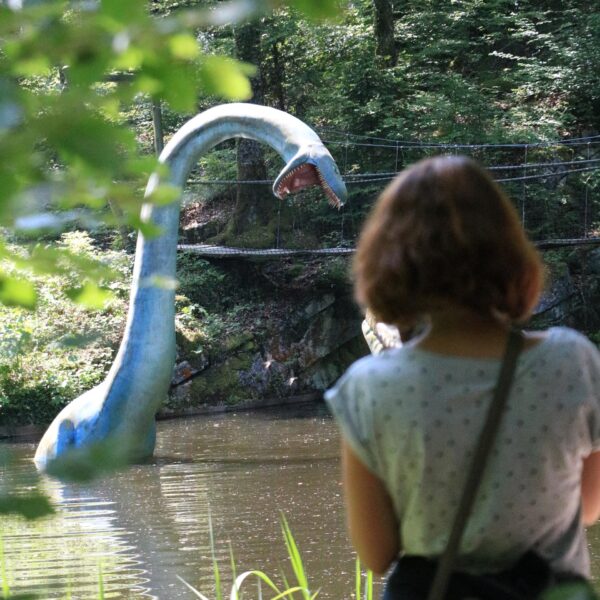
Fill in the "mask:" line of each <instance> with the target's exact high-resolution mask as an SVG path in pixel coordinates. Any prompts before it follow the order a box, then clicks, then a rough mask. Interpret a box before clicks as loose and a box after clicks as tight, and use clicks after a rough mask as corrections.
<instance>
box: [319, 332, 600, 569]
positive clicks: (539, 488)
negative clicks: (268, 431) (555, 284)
mask: <svg viewBox="0 0 600 600" xmlns="http://www.w3.org/2000/svg"><path fill="white" fill-rule="evenodd" d="M500 362H501V361H500V360H498V359H489V358H481V359H474V358H463V357H453V356H447V355H441V354H436V353H432V352H429V351H426V350H421V349H419V348H416V347H411V346H410V345H406V346H404V347H402V348H398V349H395V350H390V351H387V352H384V353H383V354H380V355H378V356H367V357H365V358H363V359H361V360H359V361H357V362H356V363H354V364H353V365H352V366H351V367H350V368H349V369H348V371H347V372H346V373H345V374H344V375H343V376H342V378H341V379H340V380H339V381H338V383H337V384H336V386H335V387H334V388H332V389H330V390H328V391H327V392H326V394H325V399H326V401H327V403H328V404H329V407H330V409H331V411H332V412H333V414H334V416H335V418H336V420H337V421H338V423H339V425H340V427H341V429H342V433H343V435H344V437H345V439H346V440H347V442H348V443H349V444H350V446H351V447H352V448H353V450H354V451H355V452H356V454H357V456H358V457H359V458H360V459H361V460H362V461H363V462H364V464H365V465H366V466H367V467H368V468H369V469H370V470H371V471H372V472H373V473H375V474H376V475H377V476H378V477H379V478H380V479H381V480H382V481H383V482H384V483H385V485H386V487H387V489H388V492H389V494H390V496H391V497H392V500H393V503H394V508H395V511H396V515H397V516H398V519H399V524H400V539H401V545H402V549H403V552H405V553H407V554H413V555H421V556H438V555H440V554H441V553H442V552H443V550H444V548H445V546H446V542H447V538H448V533H449V530H450V527H451V524H452V520H453V517H454V514H455V511H456V508H457V506H458V502H459V498H460V495H461V493H462V489H463V486H464V480H465V477H466V472H467V470H468V468H469V465H470V461H471V459H472V456H473V451H474V447H475V444H476V441H477V437H478V435H479V432H480V430H481V428H482V426H483V420H484V418H485V414H486V411H487V408H488V405H489V402H490V400H491V397H492V390H493V388H494V385H495V383H496V379H497V377H498V371H499V368H500ZM599 384H600V353H599V352H598V350H597V349H596V347H595V346H593V345H592V344H591V342H589V341H588V340H587V339H586V338H585V337H584V336H582V335H581V334H579V333H577V332H575V331H573V330H571V329H567V328H563V327H557V328H552V329H550V330H549V331H548V334H547V337H546V338H545V339H544V340H543V341H542V342H540V343H539V344H538V345H536V346H534V347H532V348H530V349H528V350H525V351H524V352H523V353H522V354H521V356H520V357H519V360H518V364H517V369H516V372H515V379H514V383H513V388H512V391H511V394H510V397H509V400H508V405H507V409H506V412H505V413H504V415H503V420H502V423H501V425H500V431H499V434H498V439H497V441H496V443H495V447H494V449H493V450H492V453H491V455H490V458H489V460H488V463H487V465H486V471H485V473H484V477H483V480H482V483H481V487H480V489H479V493H478V496H477V500H476V503H475V507H474V509H473V512H472V514H471V516H470V518H469V522H468V524H467V528H466V530H465V533H464V536H463V541H462V545H461V556H460V558H459V561H458V563H457V566H458V568H464V569H467V570H470V571H472V572H484V571H495V570H499V569H503V568H505V567H508V566H510V565H511V564H512V563H513V562H514V561H515V560H516V559H518V558H519V556H520V555H521V554H523V553H524V552H525V551H526V550H529V549H532V548H533V549H535V550H537V551H538V552H539V553H540V554H542V555H543V556H545V557H546V558H547V559H549V560H550V561H551V563H552V564H553V566H554V567H555V568H556V569H559V570H561V571H571V572H575V573H580V574H582V575H585V576H588V575H589V557H588V551H587V545H586V540H585V531H584V529H583V526H582V524H581V515H580V478H581V468H582V459H583V458H584V457H586V456H588V455H589V454H590V453H591V452H593V451H597V450H600V388H599Z"/></svg>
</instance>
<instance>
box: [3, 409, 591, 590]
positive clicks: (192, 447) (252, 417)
mask: <svg viewBox="0 0 600 600" xmlns="http://www.w3.org/2000/svg"><path fill="white" fill-rule="evenodd" d="M338 442H339V439H338V434H337V430H336V428H335V425H334V423H333V421H332V419H331V418H330V417H329V416H328V414H327V413H326V410H325V408H324V407H323V406H322V405H304V406H302V407H296V408H294V409H285V410H284V409H278V410H272V409H269V410H261V411H255V412H239V413H234V414H226V415H215V416H202V417H195V418H187V419H180V420H172V421H162V422H160V423H159V424H158V440H157V449H156V453H155V454H156V456H155V459H154V461H153V462H151V463H149V464H143V465H135V466H132V467H130V468H128V469H126V470H124V471H122V472H120V473H117V474H116V475H112V476H110V477H107V478H105V479H103V480H101V481H96V482H94V483H93V484H85V485H83V484H78V485H73V484H68V485H67V484H62V483H59V482H57V481H55V480H51V479H48V478H43V479H42V481H41V483H40V484H39V485H40V486H41V487H42V488H43V490H44V491H45V492H46V493H47V494H48V495H49V496H50V497H51V498H52V499H53V501H54V502H55V503H56V506H57V514H56V515H55V516H54V517H52V518H47V519H43V520H41V521H35V522H32V523H27V522H25V521H23V520H21V519H20V518H12V517H11V518H4V517H3V518H2V519H0V527H1V538H0V539H2V540H3V545H4V552H3V554H4V563H5V572H6V573H7V581H8V584H9V586H10V590H11V592H13V593H17V592H34V593H36V594H37V595H38V597H39V598H42V599H51V598H72V599H79V598H82V599H83V598H85V599H88V598H98V597H99V595H98V589H99V573H100V572H101V573H102V585H103V586H104V590H105V597H107V598H108V597H110V598H158V599H160V600H171V599H176V598H194V597H196V596H195V595H194V594H193V593H192V592H191V591H190V590H189V589H188V588H187V587H186V586H185V585H184V584H183V583H182V582H181V580H180V579H179V577H181V578H183V579H185V580H186V581H188V582H189V583H190V584H192V585H193V586H195V587H196V588H197V589H198V590H200V591H201V592H202V593H204V594H205V595H206V596H207V597H208V598H209V600H214V599H215V598H216V593H215V587H214V575H213V567H212V559H211V549H210V548H211V545H210V532H209V515H211V521H212V526H213V531H214V539H215V546H216V555H217V562H218V565H219V567H220V573H221V577H222V579H223V589H224V598H229V589H230V584H231V580H232V571H231V568H230V566H229V565H230V551H229V548H230V546H231V548H232V551H233V554H234V556H235V559H236V564H237V571H238V573H239V572H241V571H243V570H247V569H255V568H256V569H261V570H263V571H265V572H266V573H267V574H268V575H269V576H271V577H272V578H273V579H274V580H275V581H276V583H278V584H281V583H282V576H281V573H282V572H284V573H285V574H286V576H287V577H288V578H290V579H291V573H292V572H291V568H290V567H289V561H288V558H287V552H286V549H285V544H284V541H283V538H282V535H281V530H280V513H281V512H283V514H285V516H286V517H287V519H288V521H289V524H290V526H291V528H292V531H293V533H294V536H295V538H296V541H297V543H298V546H299V548H300V551H301V554H302V556H303V559H304V562H305V565H306V569H307V573H308V576H309V584H310V586H311V589H313V590H316V589H319V588H320V590H321V591H320V593H319V596H318V597H319V598H320V599H327V600H345V599H349V598H352V597H353V592H354V556H355V555H354V553H353V552H352V550H351V548H350V544H349V541H348V538H347V536H346V532H345V525H344V514H343V506H342V497H341V489H340V484H339V479H340V477H339V458H338V456H339V454H338ZM3 448H8V449H9V450H10V451H11V453H12V454H13V456H14V458H15V462H14V463H13V464H12V465H11V467H10V468H9V469H5V470H4V472H2V478H1V483H2V485H3V487H4V486H7V487H8V488H11V487H12V488H19V489H23V488H27V487H28V486H33V485H35V482H36V471H35V469H34V467H33V464H32V461H31V459H32V456H33V453H34V451H35V444H8V445H4V446H3ZM589 537H590V542H591V547H592V561H593V572H594V577H595V578H596V579H597V578H598V575H600V527H594V528H592V529H591V530H590V531H589ZM2 570H3V568H2V560H1V554H0V579H1V578H2V575H1V574H2ZM380 585H381V584H380V581H379V580H378V581H377V582H376V597H377V596H378V593H379V589H380ZM245 589H247V590H248V593H247V594H246V595H245V596H244V598H246V599H247V600H255V599H256V598H258V597H259V595H258V592H257V588H256V585H255V584H254V583H252V584H251V585H249V586H248V587H247V588H245ZM265 597H270V596H269V595H266V596H265Z"/></svg>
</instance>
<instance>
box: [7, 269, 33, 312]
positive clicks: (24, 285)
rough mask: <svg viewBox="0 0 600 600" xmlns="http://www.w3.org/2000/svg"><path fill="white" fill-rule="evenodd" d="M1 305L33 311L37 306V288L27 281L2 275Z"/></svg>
mask: <svg viewBox="0 0 600 600" xmlns="http://www.w3.org/2000/svg"><path fill="white" fill-rule="evenodd" d="M0 303H2V304H5V305H6V306H22V307H23V308H27V309H29V310H33V309H34V308H35V306H36V304H37V293H36V291H35V287H34V286H33V284H32V283H31V282H30V281H27V280H25V279H18V278H16V277H11V276H9V275H5V274H2V275H0Z"/></svg>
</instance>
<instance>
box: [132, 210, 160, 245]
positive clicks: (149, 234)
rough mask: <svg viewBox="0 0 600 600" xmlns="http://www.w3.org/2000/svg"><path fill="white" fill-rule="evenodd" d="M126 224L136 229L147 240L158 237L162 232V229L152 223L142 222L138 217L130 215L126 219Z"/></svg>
mask: <svg viewBox="0 0 600 600" xmlns="http://www.w3.org/2000/svg"><path fill="white" fill-rule="evenodd" d="M127 223H128V224H129V225H131V226H132V227H134V228H135V229H138V230H139V231H140V232H141V233H142V234H143V235H144V237H145V238H147V239H152V238H155V237H158V236H159V235H160V234H161V233H162V232H163V230H162V227H160V226H158V225H156V223H153V222H152V221H143V220H142V219H140V217H139V215H130V216H129V217H128V218H127Z"/></svg>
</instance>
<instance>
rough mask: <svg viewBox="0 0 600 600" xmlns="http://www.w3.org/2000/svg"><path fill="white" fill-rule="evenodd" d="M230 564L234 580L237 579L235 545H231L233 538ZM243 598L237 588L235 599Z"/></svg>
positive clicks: (230, 548)
mask: <svg viewBox="0 0 600 600" xmlns="http://www.w3.org/2000/svg"><path fill="white" fill-rule="evenodd" d="M229 564H230V566H231V574H232V576H233V580H234V581H235V580H236V579H237V570H236V567H235V558H234V556H233V547H232V546H231V540H229ZM241 598H242V594H239V596H238V593H237V590H236V594H235V600H241Z"/></svg>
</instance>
